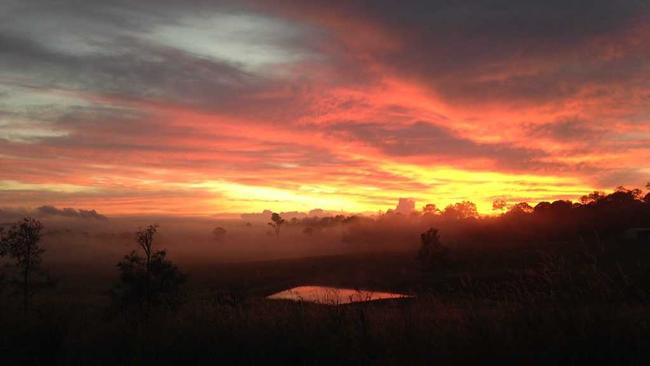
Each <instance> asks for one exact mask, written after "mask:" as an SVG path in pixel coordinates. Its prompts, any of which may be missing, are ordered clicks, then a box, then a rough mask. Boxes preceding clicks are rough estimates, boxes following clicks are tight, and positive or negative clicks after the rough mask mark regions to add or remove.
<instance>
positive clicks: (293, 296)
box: [267, 286, 411, 305]
mask: <svg viewBox="0 0 650 366" xmlns="http://www.w3.org/2000/svg"><path fill="white" fill-rule="evenodd" d="M410 297H411V296H409V295H405V294H398V293H393V292H379V291H368V290H356V289H348V288H339V287H326V286H299V287H294V288H291V289H288V290H285V291H281V292H278V293H275V294H273V295H270V296H268V297H267V299H271V300H293V301H306V302H313V303H316V304H325V305H343V304H351V303H357V302H368V301H377V300H388V299H404V298H410Z"/></svg>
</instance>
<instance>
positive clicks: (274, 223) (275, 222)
mask: <svg viewBox="0 0 650 366" xmlns="http://www.w3.org/2000/svg"><path fill="white" fill-rule="evenodd" d="M285 222H286V221H285V220H284V219H283V218H282V217H281V216H280V214H278V213H275V212H274V213H273V214H271V222H269V226H271V227H272V228H273V230H274V231H275V236H276V237H279V236H280V228H281V227H282V225H283V224H284V223H285Z"/></svg>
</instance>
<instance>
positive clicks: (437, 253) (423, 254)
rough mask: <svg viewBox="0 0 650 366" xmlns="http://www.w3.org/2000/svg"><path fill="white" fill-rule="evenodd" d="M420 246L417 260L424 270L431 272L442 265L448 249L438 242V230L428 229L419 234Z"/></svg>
mask: <svg viewBox="0 0 650 366" xmlns="http://www.w3.org/2000/svg"><path fill="white" fill-rule="evenodd" d="M420 241H421V243H422V245H421V246H420V250H419V251H418V255H417V259H418V261H419V262H420V264H421V265H422V268H424V269H425V270H432V269H434V268H436V267H437V266H440V265H441V264H443V263H444V262H445V260H446V257H447V253H448V249H447V248H446V247H445V246H443V245H442V243H441V242H440V235H439V234H438V229H434V228H430V229H429V230H427V231H426V232H424V233H422V234H420Z"/></svg>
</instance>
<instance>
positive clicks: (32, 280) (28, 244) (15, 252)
mask: <svg viewBox="0 0 650 366" xmlns="http://www.w3.org/2000/svg"><path fill="white" fill-rule="evenodd" d="M42 230H43V225H42V224H41V222H40V221H38V220H36V219H33V218H30V217H26V218H24V219H23V220H22V221H20V222H18V223H15V224H14V225H12V226H11V228H10V229H9V230H8V231H7V232H6V233H3V235H2V240H1V245H0V255H2V256H4V255H8V256H9V257H11V258H12V259H13V260H14V261H15V266H16V268H17V270H18V275H17V276H16V280H15V281H14V283H15V284H16V285H17V287H18V288H19V289H20V292H21V293H22V302H23V311H24V312H27V311H28V310H29V307H30V302H31V297H32V295H33V293H34V291H35V289H37V288H40V287H44V286H47V285H51V281H50V279H49V277H48V276H47V273H45V272H44V271H43V270H42V268H41V254H43V252H44V250H43V249H42V248H41V247H40V246H39V241H40V240H41V231H42Z"/></svg>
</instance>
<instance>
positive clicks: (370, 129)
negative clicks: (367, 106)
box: [332, 121, 545, 169]
mask: <svg viewBox="0 0 650 366" xmlns="http://www.w3.org/2000/svg"><path fill="white" fill-rule="evenodd" d="M332 130H333V131H335V134H337V135H338V136H339V137H340V138H343V139H345V138H353V139H355V140H359V141H362V142H364V143H366V144H368V145H370V146H374V147H376V148H378V149H380V150H381V151H383V152H384V153H386V154H389V155H393V156H403V157H408V156H427V157H430V158H431V159H432V161H435V160H436V159H440V160H441V161H449V159H450V158H451V159H460V160H465V159H467V158H469V159H490V160H494V161H496V162H497V163H498V164H499V165H501V166H502V167H507V168H512V169H521V168H530V165H529V164H531V163H532V162H533V161H534V160H535V159H537V158H540V157H543V156H545V154H544V153H543V152H542V151H539V150H533V149H524V148H520V147H514V146H511V145H509V144H488V143H479V142H475V141H472V140H469V139H466V138H463V137H460V136H457V135H455V134H454V133H452V132H451V131H449V130H447V129H445V128H443V127H440V126H437V125H433V124H431V123H427V122H422V121H420V122H415V123H412V124H410V125H407V126H401V125H399V126H392V127H391V126H390V125H389V124H385V123H382V124H380V123H363V124H338V125H335V126H333V128H332ZM536 165H538V166H539V163H536Z"/></svg>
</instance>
